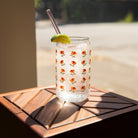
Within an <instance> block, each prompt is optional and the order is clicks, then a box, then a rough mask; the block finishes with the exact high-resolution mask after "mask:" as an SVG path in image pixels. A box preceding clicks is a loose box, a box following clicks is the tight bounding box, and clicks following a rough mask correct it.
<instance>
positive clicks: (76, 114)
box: [26, 90, 132, 128]
mask: <svg viewBox="0 0 138 138" xmlns="http://www.w3.org/2000/svg"><path fill="white" fill-rule="evenodd" d="M129 106H132V103H130V102H129V101H127V100H126V99H123V97H119V96H118V95H117V94H116V95H115V94H113V93H111V92H109V93H105V92H102V91H98V90H95V91H94V90H92V91H91V94H90V96H89V98H88V99H87V100H85V101H83V102H80V103H64V102H62V101H60V100H59V99H58V98H57V97H54V98H53V99H51V100H50V101H49V102H48V103H46V105H44V106H41V107H39V108H37V109H35V110H34V111H33V112H32V113H31V114H30V116H31V118H33V119H34V120H35V121H34V122H33V121H32V122H31V121H30V118H29V117H28V118H27V120H26V123H29V125H36V124H37V123H38V124H40V125H42V126H44V127H46V128H50V127H51V128H55V127H58V126H62V125H65V124H68V123H72V122H74V121H75V122H77V121H82V120H85V119H88V118H92V117H94V116H97V117H98V118H101V119H104V117H105V116H104V117H103V116H102V115H103V114H106V113H110V112H114V111H116V110H120V109H123V108H126V107H129ZM31 123H32V124H31Z"/></svg>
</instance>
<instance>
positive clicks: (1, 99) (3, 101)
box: [0, 97, 22, 114]
mask: <svg viewBox="0 0 138 138" xmlns="http://www.w3.org/2000/svg"><path fill="white" fill-rule="evenodd" d="M0 103H1V104H2V105H3V106H5V107H6V108H7V109H8V110H9V111H11V112H12V113H13V114H17V113H20V112H22V111H21V110H20V109H19V108H18V107H16V106H15V105H14V104H12V103H10V102H9V101H8V100H7V99H5V98H4V97H0Z"/></svg>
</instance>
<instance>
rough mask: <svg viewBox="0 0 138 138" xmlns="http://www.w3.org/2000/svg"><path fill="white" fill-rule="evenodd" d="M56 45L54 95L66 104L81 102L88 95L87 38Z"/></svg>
mask: <svg viewBox="0 0 138 138" xmlns="http://www.w3.org/2000/svg"><path fill="white" fill-rule="evenodd" d="M70 38H71V43H70V44H61V43H57V44H56V66H55V71H56V95H57V97H58V98H59V99H60V100H62V101H66V102H81V101H84V100H85V99H87V98H88V96H89V94H90V79H91V49H90V45H89V38H88V37H70Z"/></svg>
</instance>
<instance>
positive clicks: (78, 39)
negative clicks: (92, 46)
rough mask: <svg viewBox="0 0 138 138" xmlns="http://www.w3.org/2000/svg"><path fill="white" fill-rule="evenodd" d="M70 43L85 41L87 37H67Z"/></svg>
mask: <svg viewBox="0 0 138 138" xmlns="http://www.w3.org/2000/svg"><path fill="white" fill-rule="evenodd" d="M69 37H70V40H71V41H87V40H89V37H81V36H69Z"/></svg>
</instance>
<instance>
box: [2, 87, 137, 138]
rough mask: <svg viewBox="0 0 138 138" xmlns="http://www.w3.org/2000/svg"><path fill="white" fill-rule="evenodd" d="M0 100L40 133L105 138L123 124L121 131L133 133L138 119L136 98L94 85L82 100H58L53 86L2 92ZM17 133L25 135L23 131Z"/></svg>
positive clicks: (25, 124)
mask: <svg viewBox="0 0 138 138" xmlns="http://www.w3.org/2000/svg"><path fill="white" fill-rule="evenodd" d="M0 103H1V105H2V106H3V107H5V108H6V109H8V110H9V111H10V112H12V114H14V117H16V118H18V119H19V120H21V121H22V122H23V123H22V124H24V126H25V127H27V126H29V128H31V130H33V132H35V133H36V134H38V135H37V136H40V137H50V136H56V137H62V136H63V137H69V136H70V137H71V136H76V137H85V136H86V137H87V136H88V135H89V134H91V135H93V136H101V135H102V136H103V138H104V136H105V135H106V134H107V135H108V134H110V133H111V134H112V133H114V131H115V132H116V133H117V132H118V131H119V129H118V128H119V127H121V128H120V129H122V130H120V132H122V131H123V129H124V128H125V127H126V128H125V130H124V132H123V133H122V135H124V134H127V133H126V132H127V129H128V130H129V132H130V133H132V135H133V134H134V133H135V130H134V126H133V124H135V123H136V122H137V121H138V120H137V117H136V116H137V115H138V112H137V111H138V102H137V101H134V100H131V99H128V98H125V97H123V96H120V95H117V94H115V93H112V92H107V91H104V90H101V89H98V88H95V87H91V94H90V97H89V98H88V100H86V101H84V102H82V103H76V104H73V103H65V102H61V101H59V100H58V98H57V97H56V95H55V87H54V86H51V87H41V88H32V89H27V90H21V91H16V92H10V93H6V94H1V95H0ZM7 119H8V118H7ZM121 121H123V122H121ZM9 123H10V122H9ZM137 123H138V122H137ZM124 125H125V126H124ZM7 126H8V125H7ZM127 126H128V128H127ZM122 127H123V128H122ZM18 128H20V125H19V127H18ZM131 128H133V129H132V130H133V131H131ZM114 129H115V130H114ZM31 130H29V131H31ZM13 131H14V129H13ZM112 131H113V132H112ZM7 132H8V131H7ZM120 132H119V133H120ZM15 133H16V130H15ZM96 133H97V134H96ZM100 133H101V134H100ZM102 133H103V134H102ZM111 134H110V135H111ZM20 135H24V134H22V131H21V132H20ZM120 135H121V133H120ZM127 135H128V134H127ZM132 135H131V136H132ZM34 136H35V134H34ZM113 136H115V133H114V134H113ZM113 136H112V137H113ZM106 137H107V136H106Z"/></svg>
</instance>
